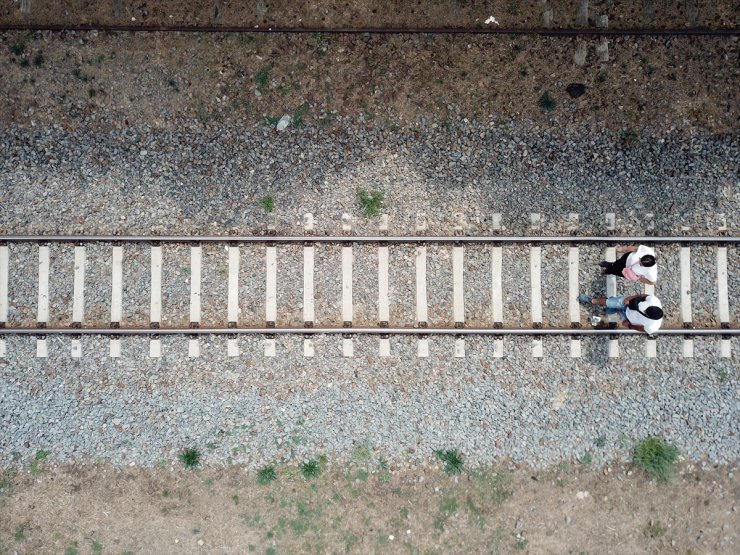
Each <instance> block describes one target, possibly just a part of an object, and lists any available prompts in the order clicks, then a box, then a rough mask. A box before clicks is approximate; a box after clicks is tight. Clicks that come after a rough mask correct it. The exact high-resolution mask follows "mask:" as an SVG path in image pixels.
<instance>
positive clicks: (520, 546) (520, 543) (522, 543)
mask: <svg viewBox="0 0 740 555" xmlns="http://www.w3.org/2000/svg"><path fill="white" fill-rule="evenodd" d="M528 543H529V542H528V541H527V540H525V539H524V538H520V539H518V540H516V543H515V544H514V549H516V550H517V551H524V549H525V548H526V547H527V544H528Z"/></svg>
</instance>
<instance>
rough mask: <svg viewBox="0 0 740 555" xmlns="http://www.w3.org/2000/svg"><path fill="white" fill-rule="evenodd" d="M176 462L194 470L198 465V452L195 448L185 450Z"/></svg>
mask: <svg viewBox="0 0 740 555" xmlns="http://www.w3.org/2000/svg"><path fill="white" fill-rule="evenodd" d="M177 458H178V460H179V461H180V462H181V463H182V464H184V465H185V468H195V467H196V466H198V465H199V464H200V451H198V450H197V449H195V448H192V447H191V448H190V449H185V451H183V452H182V453H180V456H179V457H177Z"/></svg>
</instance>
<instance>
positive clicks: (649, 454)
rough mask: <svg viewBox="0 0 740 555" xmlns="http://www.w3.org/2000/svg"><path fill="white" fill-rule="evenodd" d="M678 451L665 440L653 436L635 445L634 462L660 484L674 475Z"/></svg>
mask: <svg viewBox="0 0 740 555" xmlns="http://www.w3.org/2000/svg"><path fill="white" fill-rule="evenodd" d="M676 459H678V449H677V448H676V447H675V446H674V445H671V444H669V443H668V442H666V441H665V440H664V439H663V438H661V437H657V436H651V437H647V438H645V439H643V440H642V441H641V442H639V443H638V444H637V445H635V449H634V453H633V462H634V463H635V464H636V465H637V466H638V467H640V468H642V469H643V470H644V471H645V472H647V473H648V474H650V476H652V477H653V478H656V479H657V480H658V481H659V482H667V481H668V479H669V478H670V477H671V475H672V474H673V467H674V465H675V464H676Z"/></svg>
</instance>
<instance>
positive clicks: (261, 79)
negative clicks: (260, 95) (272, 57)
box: [254, 65, 272, 92]
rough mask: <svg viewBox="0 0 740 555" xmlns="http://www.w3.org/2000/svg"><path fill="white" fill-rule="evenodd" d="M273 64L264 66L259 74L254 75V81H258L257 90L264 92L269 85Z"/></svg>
mask: <svg viewBox="0 0 740 555" xmlns="http://www.w3.org/2000/svg"><path fill="white" fill-rule="evenodd" d="M271 69H272V66H269V65H267V66H262V67H261V68H260V69H259V71H258V72H257V74H256V75H255V76H254V82H255V83H257V90H258V91H260V92H263V91H264V89H265V87H266V86H267V81H268V80H269V78H270V70H271Z"/></svg>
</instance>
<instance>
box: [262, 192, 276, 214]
mask: <svg viewBox="0 0 740 555" xmlns="http://www.w3.org/2000/svg"><path fill="white" fill-rule="evenodd" d="M260 204H261V205H262V208H264V209H265V212H268V213H270V212H272V211H273V210H275V199H274V198H273V197H272V195H267V196H266V197H263V198H262V200H261V201H260Z"/></svg>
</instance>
